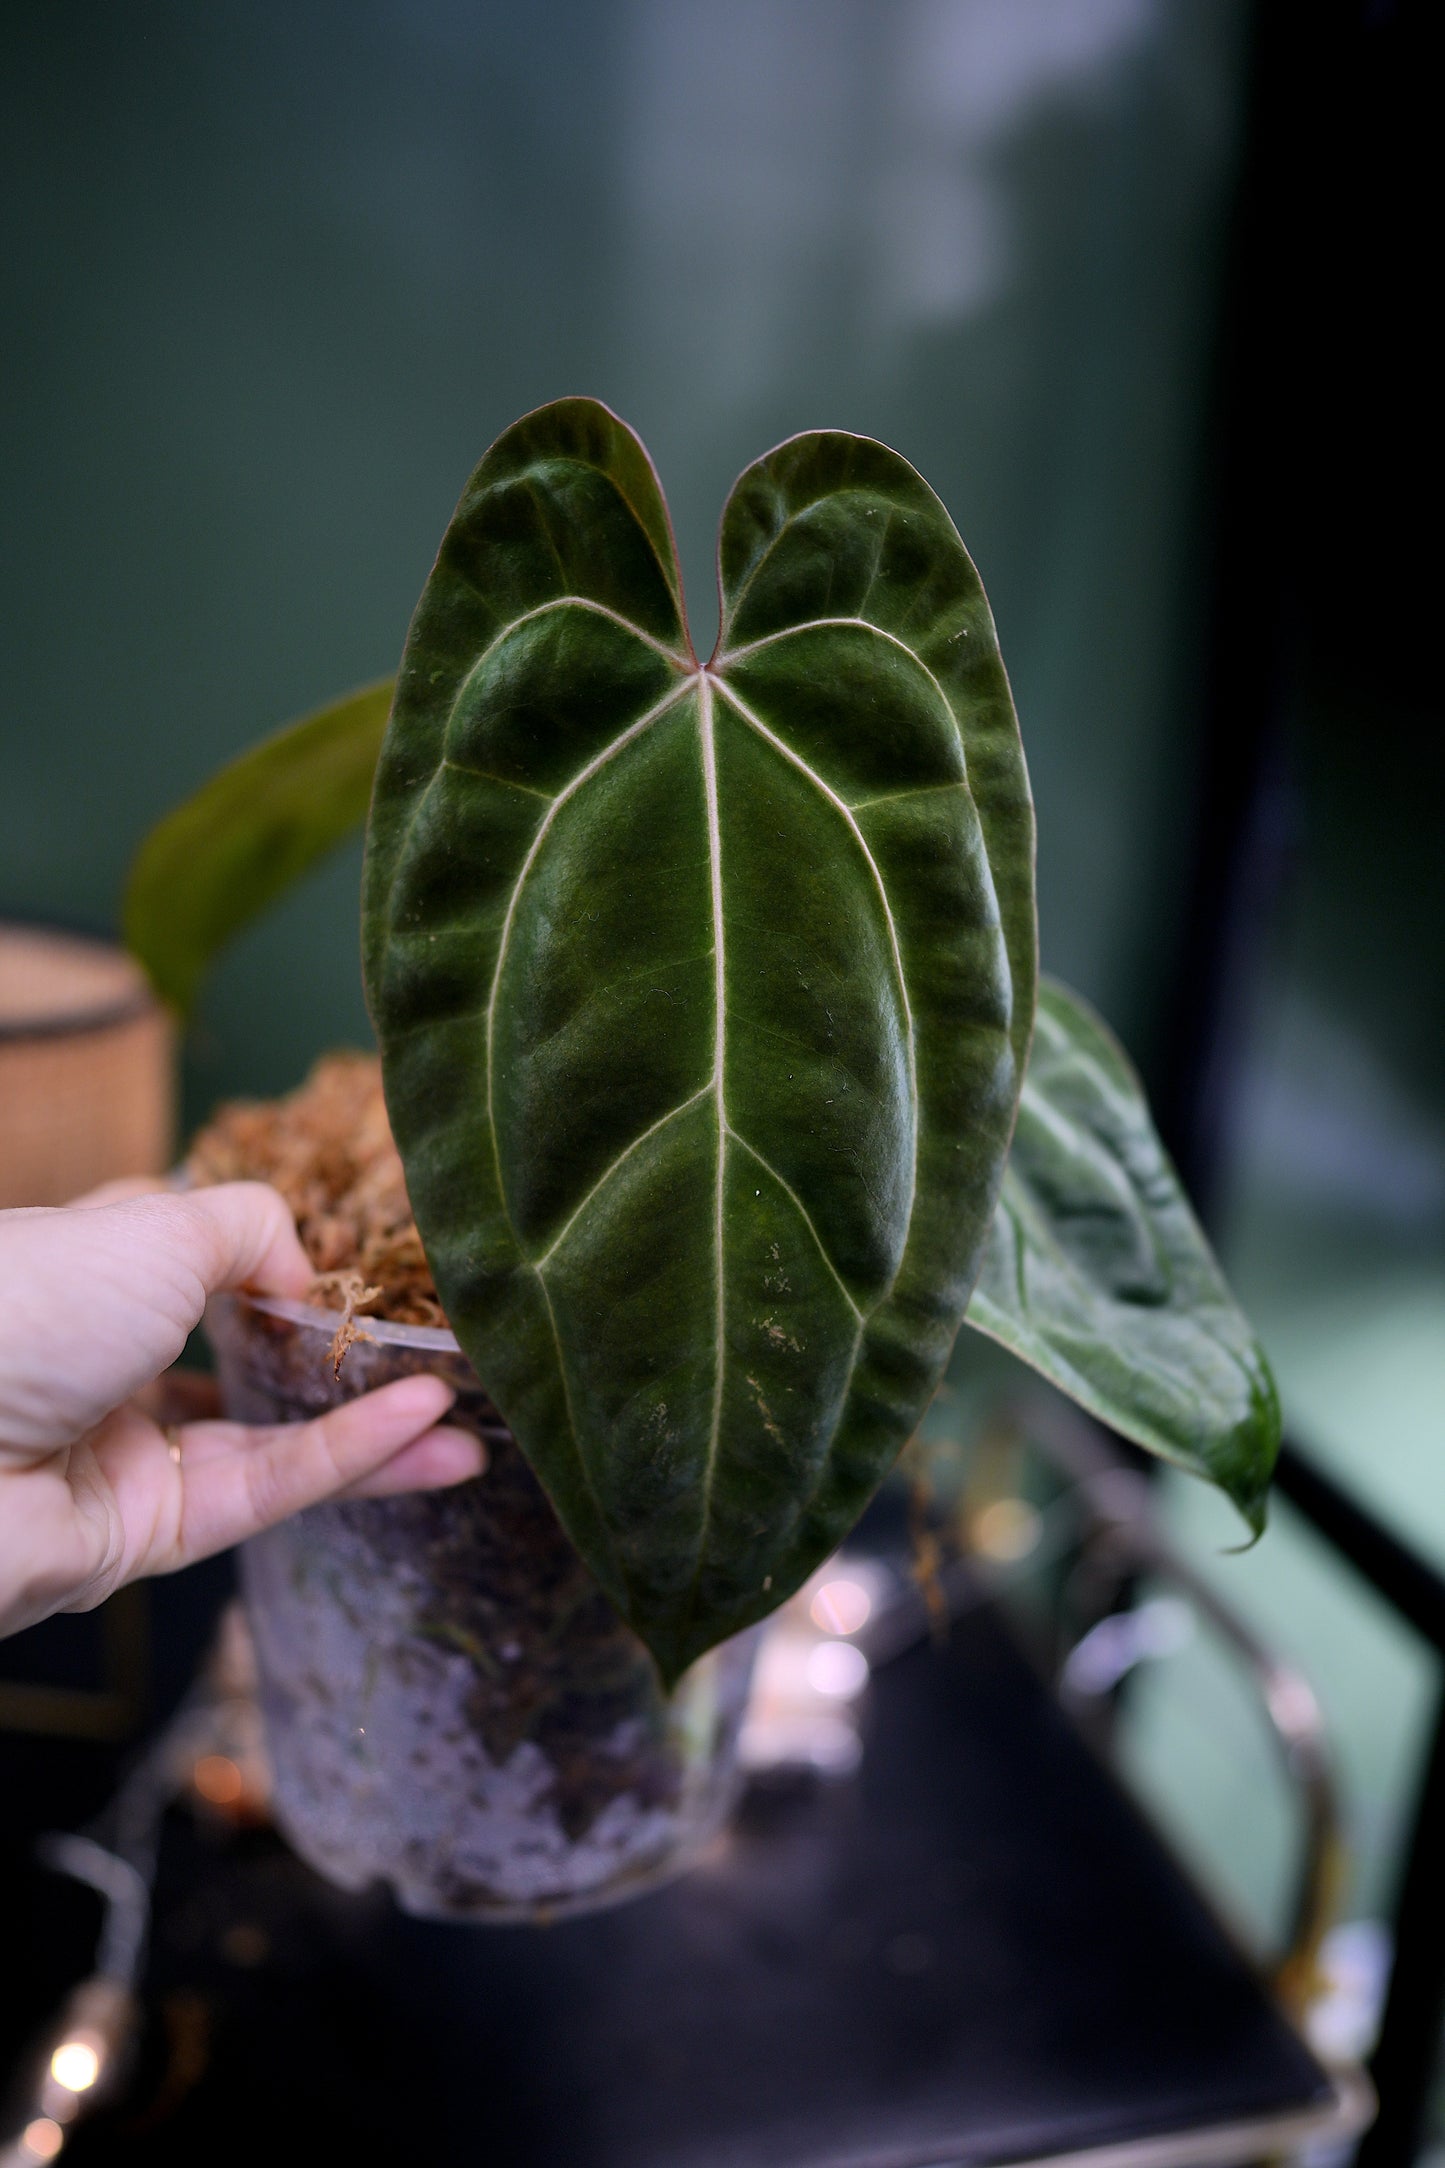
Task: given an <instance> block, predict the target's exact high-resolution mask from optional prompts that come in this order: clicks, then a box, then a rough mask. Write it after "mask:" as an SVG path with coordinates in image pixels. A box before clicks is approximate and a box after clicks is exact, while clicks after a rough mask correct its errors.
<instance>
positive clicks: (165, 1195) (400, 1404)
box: [0, 1182, 483, 1634]
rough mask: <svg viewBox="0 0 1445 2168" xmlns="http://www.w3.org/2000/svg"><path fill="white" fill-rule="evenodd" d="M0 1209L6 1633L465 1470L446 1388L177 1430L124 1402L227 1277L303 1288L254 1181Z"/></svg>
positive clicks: (407, 1385) (286, 1230)
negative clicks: (304, 1512) (319, 1517)
mask: <svg viewBox="0 0 1445 2168" xmlns="http://www.w3.org/2000/svg"><path fill="white" fill-rule="evenodd" d="M104 1195H105V1193H103V1192H102V1193H98V1194H97V1197H96V1198H95V1199H82V1200H81V1202H80V1203H79V1204H75V1205H67V1206H64V1207H62V1208H60V1209H58V1210H57V1209H48V1208H47V1209H37V1210H30V1211H10V1212H0V1634H6V1633H14V1632H16V1631H18V1630H19V1628H21V1627H22V1626H28V1625H30V1624H32V1623H33V1622H34V1621H35V1620H36V1619H40V1618H44V1617H46V1616H48V1614H49V1613H50V1612H52V1611H61V1610H67V1611H85V1610H89V1609H91V1608H92V1607H93V1606H94V1605H96V1604H98V1603H101V1602H103V1601H104V1599H105V1598H106V1597H107V1596H108V1595H109V1594H110V1593H111V1591H112V1590H113V1589H115V1588H118V1587H120V1586H121V1584H122V1583H123V1582H125V1581H133V1580H136V1579H138V1578H139V1577H140V1576H141V1575H143V1574H150V1573H171V1572H174V1571H175V1570H176V1569H177V1568H178V1567H180V1566H188V1565H190V1564H191V1563H192V1562H193V1561H194V1560H196V1559H198V1558H206V1557H208V1556H209V1555H210V1554H211V1553H212V1552H213V1551H221V1550H225V1549H227V1548H228V1547H229V1546H230V1545H231V1544H233V1543H239V1542H241V1541H242V1540H243V1539H244V1538H245V1537H247V1536H251V1535H255V1534H256V1533H257V1531H258V1530H260V1529H262V1528H269V1527H270V1526H271V1525H272V1524H273V1523H274V1522H276V1521H280V1520H284V1519H285V1518H286V1516H287V1515H288V1514H291V1513H295V1512H297V1511H298V1510H299V1509H300V1508H301V1507H303V1506H309V1505H316V1504H317V1503H319V1502H320V1501H321V1500H322V1499H326V1498H362V1497H372V1498H374V1497H381V1496H386V1495H389V1494H391V1493H393V1492H396V1491H403V1490H431V1489H438V1488H440V1487H441V1486H443V1485H445V1484H449V1483H459V1482H462V1481H464V1480H465V1479H466V1478H467V1477H468V1476H472V1475H476V1474H478V1473H479V1472H480V1470H481V1467H482V1465H483V1458H482V1449H481V1447H480V1445H479V1444H478V1442H477V1440H476V1439H475V1438H473V1437H471V1436H470V1435H469V1434H468V1433H467V1432H465V1431H462V1430H452V1429H438V1428H436V1427H435V1426H436V1425H437V1423H438V1421H439V1419H440V1418H441V1416H442V1415H444V1414H445V1412H446V1410H447V1408H448V1407H450V1405H451V1402H452V1399H453V1397H454V1396H453V1393H452V1391H451V1388H450V1387H449V1386H447V1385H445V1384H444V1383H443V1382H442V1380H441V1379H440V1378H433V1377H413V1378H403V1379H400V1380H398V1381H397V1382H396V1383H395V1384H392V1385H384V1386H382V1387H381V1388H380V1390H379V1391H377V1392H374V1393H367V1394H366V1395H365V1396H364V1397H363V1398H361V1399H359V1400H351V1401H347V1402H346V1403H345V1404H344V1405H343V1406H341V1407H338V1408H332V1409H330V1410H329V1411H328V1412H327V1413H326V1414H325V1415H321V1416H318V1417H316V1419H315V1420H314V1421H312V1422H309V1423H291V1424H284V1425H277V1426H275V1427H261V1426H256V1427H252V1426H248V1425H246V1424H243V1423H227V1422H189V1423H184V1424H181V1425H178V1426H173V1427H172V1428H171V1429H170V1430H169V1432H167V1431H166V1430H163V1429H162V1428H161V1426H160V1424H159V1423H158V1422H157V1421H156V1420H155V1419H154V1418H153V1417H152V1416H151V1415H149V1414H148V1413H146V1412H145V1410H144V1409H143V1408H142V1407H141V1406H140V1405H139V1404H138V1402H137V1400H136V1399H135V1398H134V1397H133V1396H135V1395H136V1394H137V1393H139V1392H141V1391H142V1389H143V1388H145V1387H146V1386H148V1385H149V1384H150V1383H151V1381H152V1380H154V1379H155V1378H156V1377H157V1376H158V1375H159V1373H160V1372H161V1371H162V1370H164V1369H166V1368H167V1367H168V1366H169V1365H170V1364H171V1363H173V1362H174V1361H175V1360H176V1357H177V1356H178V1355H179V1354H180V1352H181V1350H182V1348H183V1347H184V1346H185V1342H186V1337H187V1335H188V1334H189V1333H190V1331H191V1330H192V1328H193V1327H194V1326H195V1325H196V1324H198V1323H199V1321H200V1318H201V1314H202V1312H203V1311H204V1309H205V1306H206V1298H207V1296H208V1295H210V1294H213V1293H215V1292H216V1291H217V1290H219V1289H221V1288H228V1287H242V1286H245V1287H250V1288H253V1289H255V1290H256V1291H257V1292H258V1293H266V1294H274V1295H289V1296H292V1297H300V1296H303V1295H304V1294H305V1293H306V1290H307V1288H308V1286H309V1285H310V1281H311V1267H310V1265H309V1263H308V1262H307V1258H306V1254H305V1252H304V1251H303V1249H302V1247H301V1244H300V1242H299V1241H298V1239H297V1236H296V1230H295V1227H294V1226H293V1224H292V1221H291V1215H290V1213H289V1212H288V1211H287V1209H286V1206H285V1205H284V1203H283V1202H282V1200H281V1198H280V1197H279V1196H278V1195H277V1194H276V1192H275V1191H274V1190H273V1189H269V1188H267V1187H266V1185H265V1184H264V1183H261V1182H228V1183H223V1184H220V1185H218V1186H217V1187H215V1188H213V1189H201V1190H194V1191H190V1192H187V1193H185V1194H173V1193H171V1192H162V1193H157V1194H151V1195H144V1196H132V1197H128V1198H125V1199H123V1200H122V1201H119V1202H113V1201H102V1200H103V1198H104Z"/></svg>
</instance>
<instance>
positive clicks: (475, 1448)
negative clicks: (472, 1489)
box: [430, 1425, 487, 1483]
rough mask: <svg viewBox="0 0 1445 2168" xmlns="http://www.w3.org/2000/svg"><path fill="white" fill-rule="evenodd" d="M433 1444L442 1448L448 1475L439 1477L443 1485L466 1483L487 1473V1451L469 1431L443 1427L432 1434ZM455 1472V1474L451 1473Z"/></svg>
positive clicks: (447, 1426) (443, 1463)
mask: <svg viewBox="0 0 1445 2168" xmlns="http://www.w3.org/2000/svg"><path fill="white" fill-rule="evenodd" d="M430 1442H431V1444H432V1446H433V1447H434V1448H435V1447H437V1446H440V1447H441V1448H442V1452H441V1455H440V1456H439V1457H440V1458H441V1460H442V1465H443V1466H444V1467H445V1468H446V1470H447V1473H446V1474H444V1475H442V1476H440V1477H439V1479H438V1480H439V1482H441V1483H465V1482H467V1481H468V1480H469V1479H470V1478H471V1477H472V1476H477V1475H485V1474H486V1472H487V1449H486V1447H485V1446H484V1445H483V1443H482V1441H481V1439H480V1438H475V1437H473V1435H472V1433H471V1432H470V1431H469V1430H454V1429H452V1428H451V1427H450V1426H449V1425H443V1427H442V1428H441V1429H439V1430H434V1431H433V1432H432V1434H431V1441H430ZM452 1470H455V1473H452V1472H451V1471H452Z"/></svg>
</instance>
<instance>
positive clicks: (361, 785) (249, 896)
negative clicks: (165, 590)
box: [124, 678, 392, 1015]
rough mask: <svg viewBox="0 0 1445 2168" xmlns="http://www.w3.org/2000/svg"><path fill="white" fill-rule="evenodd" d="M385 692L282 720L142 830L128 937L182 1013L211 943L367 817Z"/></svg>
mask: <svg viewBox="0 0 1445 2168" xmlns="http://www.w3.org/2000/svg"><path fill="white" fill-rule="evenodd" d="M391 693H392V681H391V679H390V678H382V679H380V680H379V681H378V682H377V683H376V684H374V685H364V686H363V687H362V688H361V690H360V691H359V692H354V693H348V694H347V695H346V697H345V699H344V700H337V701H334V702H332V703H331V705H330V706H328V707H324V708H318V709H317V710H316V711H315V713H314V714H311V715H307V716H303V718H302V719H301V721H300V722H296V723H291V724H289V725H288V726H287V727H286V728H285V729H284V730H278V731H277V732H276V733H275V734H274V736H272V737H269V738H267V739H265V740H264V741H263V743H261V744H260V745H257V746H253V747H252V748H251V749H250V751H248V752H245V753H242V754H241V755H240V757H239V758H238V759H236V760H233V761H231V762H230V763H229V765H228V766H226V767H224V768H222V769H221V771H220V773H219V774H217V775H214V776H212V777H211V779H210V781H209V782H207V783H204V784H202V786H201V788H200V789H199V790H198V791H197V792H196V793H195V794H194V796H192V797H190V798H187V799H186V800H185V801H184V803H183V804H181V805H178V806H176V807H175V808H174V809H173V810H172V811H171V812H169V813H168V814H167V815H166V816H165V818H164V820H162V821H160V822H158V823H157V825H156V826H155V827H154V828H153V829H152V830H151V832H150V834H149V835H148V836H147V837H146V839H145V841H144V843H143V844H142V845H141V847H140V850H139V852H138V853H137V855H136V859H135V863H134V866H133V867H132V869H131V875H130V880H129V883H128V885H127V888H126V896H125V911H124V930H125V939H126V944H127V946H128V947H129V948H130V950H131V951H132V953H133V954H134V955H135V956H137V957H138V958H139V959H140V961H141V963H142V964H144V966H145V968H146V971H147V972H148V973H149V975H150V979H151V983H152V985H153V986H154V987H155V989H156V992H157V993H158V994H160V995H161V997H162V998H163V999H164V1000H166V1001H168V1002H169V1003H170V1004H171V1006H172V1007H173V1008H175V1009H178V1010H179V1011H180V1012H181V1013H182V1014H183V1015H184V1014H185V1013H186V1012H187V1011H188V1010H189V1009H190V1007H191V1004H192V1003H193V1001H194V1000H195V997H196V994H197V991H198V990H199V987H200V983H201V980H202V979H203V978H204V976H205V973H206V970H207V968H208V967H209V965H210V963H211V962H212V960H213V958H214V957H215V955H216V954H217V952H218V950H220V949H222V948H224V946H225V944H226V943H227V942H228V941H229V940H231V939H232V937H233V936H234V935H235V934H237V933H239V932H240V931H241V928H242V927H243V926H246V925H248V924H249V923H250V921H251V920H252V919H253V918H256V917H257V916H258V915H259V914H260V913H261V912H262V911H263V910H264V909H265V908H266V906H267V904H269V903H273V902H274V901H275V899H276V898H277V897H278V896H279V895H281V894H282V893H283V892H284V891H285V890H286V889H288V888H289V887H290V886H291V884H292V882H293V881H296V880H298V879H299V878H300V876H301V875H302V874H303V873H305V872H307V871H308V870H309V868H310V867H311V866H313V865H314V864H315V862H316V861H317V859H319V858H322V857H324V855H325V854H326V852H327V851H329V850H330V849H331V848H332V847H333V845H335V844H337V843H339V842H340V841H341V840H342V838H343V837H344V836H347V835H349V834H350V833H351V831H352V830H353V829H354V828H359V827H360V825H361V823H362V821H363V820H365V818H366V808H367V805H368V803H369V801H370V798H371V781H372V777H373V775H374V774H375V771H376V757H377V753H378V750H379V748H380V745H381V740H382V733H383V732H384V731H385V729H386V718H387V713H388V711H389V709H390V707H391Z"/></svg>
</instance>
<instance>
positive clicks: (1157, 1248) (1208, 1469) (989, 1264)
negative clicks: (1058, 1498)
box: [967, 979, 1280, 1531]
mask: <svg viewBox="0 0 1445 2168" xmlns="http://www.w3.org/2000/svg"><path fill="white" fill-rule="evenodd" d="M967 1322H968V1324H970V1325H972V1326H973V1327H975V1329H976V1330H977V1331H979V1332H984V1333H987V1334H988V1335H989V1336H990V1337H991V1338H992V1339H995V1340H999V1341H1002V1343H1003V1345H1004V1346H1005V1347H1007V1348H1011V1349H1012V1350H1013V1352H1014V1354H1016V1355H1020V1356H1022V1357H1023V1359H1024V1361H1025V1362H1027V1363H1031V1364H1032V1365H1033V1367H1034V1368H1035V1369H1036V1370H1041V1371H1042V1372H1043V1374H1044V1376H1045V1377H1046V1378H1048V1379H1050V1380H1051V1381H1052V1382H1053V1383H1054V1384H1055V1385H1057V1386H1058V1387H1059V1388H1060V1389H1061V1390H1062V1391H1063V1392H1065V1393H1067V1394H1068V1395H1069V1397H1070V1398H1071V1399H1072V1400H1076V1401H1078V1402H1079V1404H1080V1406H1081V1407H1085V1408H1087V1409H1088V1410H1089V1411H1090V1413H1091V1414H1094V1415H1097V1416H1099V1417H1100V1418H1101V1420H1102V1421H1104V1422H1106V1423H1108V1424H1110V1425H1111V1426H1112V1427H1113V1428H1114V1429H1115V1430H1117V1431H1120V1432H1122V1434H1123V1435H1124V1436H1125V1437H1126V1438H1133V1439H1134V1440H1135V1441H1136V1442H1137V1443H1138V1444H1140V1445H1143V1446H1147V1447H1148V1448H1149V1450H1150V1451H1151V1452H1154V1453H1159V1454H1161V1455H1162V1456H1163V1457H1164V1458H1165V1459H1166V1460H1172V1461H1176V1462H1177V1463H1178V1464H1179V1466H1180V1467H1181V1468H1187V1469H1189V1471H1190V1472H1191V1474H1194V1475H1201V1476H1207V1477H1208V1478H1209V1479H1210V1480H1211V1481H1213V1482H1215V1483H1218V1484H1219V1485H1220V1486H1221V1487H1222V1488H1223V1489H1224V1490H1225V1491H1227V1492H1228V1494H1229V1496H1230V1497H1231V1498H1232V1499H1233V1500H1234V1502H1235V1504H1236V1505H1237V1506H1238V1507H1239V1509H1240V1511H1241V1512H1242V1513H1243V1514H1244V1516H1245V1518H1246V1519H1247V1520H1248V1521H1249V1523H1250V1525H1251V1527H1253V1528H1254V1529H1255V1530H1256V1531H1257V1530H1258V1529H1260V1528H1262V1527H1263V1525H1264V1496H1265V1491H1266V1488H1267V1486H1268V1483H1269V1477H1270V1470H1271V1469H1272V1468H1273V1466H1274V1461H1275V1455H1276V1454H1277V1453H1278V1451H1279V1437H1280V1415H1279V1399H1278V1395H1277V1394H1276V1392H1275V1387H1274V1380H1273V1378H1272V1377H1271V1375H1270V1370H1269V1364H1268V1363H1267V1362H1266V1360H1265V1357H1264V1352H1263V1350H1262V1349H1261V1347H1260V1345H1259V1343H1258V1341H1257V1340H1256V1339H1255V1337H1254V1334H1253V1332H1252V1331H1251V1330H1250V1327H1249V1323H1248V1320H1247V1319H1246V1318H1245V1317H1244V1315H1243V1313H1242V1312H1241V1311H1240V1309H1239V1306H1238V1304H1237V1303H1236V1302H1235V1300H1234V1298H1233V1296H1232V1295H1231V1294H1230V1292H1229V1288H1228V1287H1227V1285H1226V1284H1225V1280H1224V1276H1223V1274H1222V1273H1221V1271H1220V1269H1219V1266H1218V1265H1217V1264H1216V1262H1215V1260H1214V1256H1213V1254H1212V1252H1211V1250H1210V1248H1209V1244H1208V1242H1207V1241H1206V1240H1205V1238H1204V1234H1203V1232H1202V1230H1201V1229H1200V1226H1199V1223H1198V1221H1197V1220H1196V1219H1195V1217H1194V1214H1193V1212H1192V1211H1191V1210H1190V1206H1189V1200H1188V1198H1187V1197H1186V1196H1185V1194H1184V1191H1183V1189H1182V1188H1181V1186H1180V1182H1179V1177H1178V1176H1177V1175H1176V1174H1175V1172H1174V1169H1173V1167H1172V1166H1171V1165H1170V1163H1169V1158H1168V1155H1167V1154H1166V1152H1165V1150H1164V1147H1163V1145H1162V1144H1161V1143H1160V1141H1159V1138H1158V1136H1157V1134H1156V1132H1155V1129H1154V1124H1153V1122H1152V1121H1151V1119H1150V1115H1149V1107H1148V1102H1147V1101H1146V1099H1145V1097H1144V1089H1143V1086H1142V1085H1141V1084H1140V1082H1139V1079H1138V1077H1137V1076H1136V1075H1135V1073H1134V1071H1133V1068H1132V1067H1131V1066H1130V1063H1129V1060H1128V1057H1127V1056H1126V1055H1125V1053H1124V1052H1123V1049H1122V1048H1121V1047H1120V1046H1119V1044H1118V1042H1117V1041H1116V1040H1115V1039H1114V1038H1113V1037H1112V1036H1111V1034H1110V1033H1109V1031H1108V1030H1107V1029H1106V1027H1105V1026H1104V1025H1103V1024H1102V1023H1101V1022H1100V1021H1099V1019H1098V1017H1097V1016H1095V1015H1094V1014H1093V1012H1092V1010H1090V1009H1088V1008H1087V1007H1086V1006H1085V1005H1084V1003H1083V1002H1082V1001H1080V1000H1079V998H1078V996H1077V995H1075V994H1071V993H1069V992H1068V990H1067V989H1066V988H1065V987H1062V986H1059V985H1056V984H1054V983H1053V982H1052V981H1050V980H1048V979H1045V980H1044V981H1043V983H1042V984H1041V986H1040V988H1039V1003H1038V1018H1037V1022H1036V1025H1035V1030H1034V1043H1033V1050H1032V1053H1031V1056H1030V1059H1029V1067H1028V1074H1027V1077H1026V1079H1025V1082H1024V1089H1023V1096H1022V1099H1021V1100H1020V1102H1019V1114H1018V1126H1017V1128H1016V1129H1015V1132H1014V1142H1013V1149H1012V1151H1011V1153H1010V1155H1009V1163H1008V1171H1007V1173H1006V1174H1005V1176H1004V1185H1003V1194H1002V1196H1001V1197H1000V1199H999V1205H998V1211H997V1214H996V1215H995V1219H994V1228H993V1235H992V1238H991V1239H990V1242H989V1245H988V1249H987V1252H986V1254H985V1258H984V1265H983V1271H982V1273H981V1274H980V1276H979V1282H978V1285H977V1287H976V1288H975V1289H974V1292H973V1298H972V1300H971V1301H970V1303H969V1306H968V1315H967Z"/></svg>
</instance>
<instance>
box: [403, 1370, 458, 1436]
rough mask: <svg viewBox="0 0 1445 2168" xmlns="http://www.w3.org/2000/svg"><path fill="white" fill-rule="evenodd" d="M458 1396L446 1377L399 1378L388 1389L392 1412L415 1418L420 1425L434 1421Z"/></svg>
mask: <svg viewBox="0 0 1445 2168" xmlns="http://www.w3.org/2000/svg"><path fill="white" fill-rule="evenodd" d="M456 1397H457V1396H456V1394H455V1392H454V1391H453V1390H452V1387H451V1386H450V1385H448V1384H447V1383H446V1381H445V1379H443V1378H434V1377H429V1376H428V1377H417V1378H399V1379H398V1380H397V1382H396V1384H395V1385H392V1386H390V1387H389V1388H388V1391H387V1399H388V1401H389V1402H390V1405H391V1412H392V1414H393V1415H397V1416H407V1417H410V1418H413V1419H414V1420H415V1421H416V1422H417V1424H418V1425H420V1424H422V1423H434V1422H435V1421H436V1419H437V1417H438V1416H439V1415H441V1414H442V1413H443V1412H444V1410H445V1409H447V1408H449V1407H450V1406H451V1404H452V1402H453V1401H454V1400H455V1399H456Z"/></svg>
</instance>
